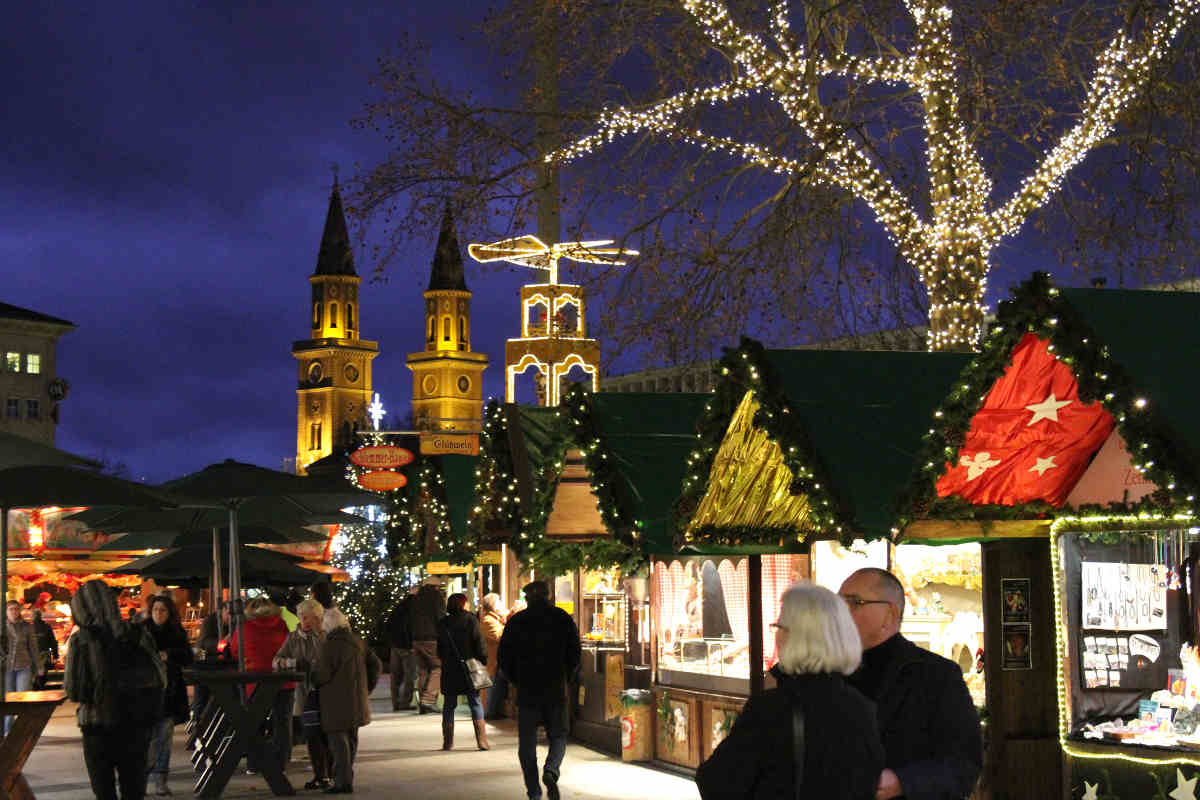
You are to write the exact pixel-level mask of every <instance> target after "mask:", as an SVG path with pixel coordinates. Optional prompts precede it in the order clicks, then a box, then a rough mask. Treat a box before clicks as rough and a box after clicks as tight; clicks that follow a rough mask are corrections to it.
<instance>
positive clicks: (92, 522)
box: [66, 498, 364, 533]
mask: <svg viewBox="0 0 1200 800" xmlns="http://www.w3.org/2000/svg"><path fill="white" fill-rule="evenodd" d="M179 502H180V503H181V504H184V505H188V504H190V503H195V502H200V501H195V500H189V499H187V498H180V499H179ZM208 502H210V503H211V501H208ZM66 519H70V520H77V521H79V522H82V523H83V524H84V525H86V526H87V527H88V529H89V530H93V531H99V532H102V533H137V532H142V531H210V530H212V529H213V528H227V527H228V526H229V512H228V511H227V510H226V508H225V507H224V506H221V507H219V508H171V509H163V510H161V511H157V510H152V509H145V508H121V507H114V506H94V507H92V508H88V509H85V510H83V511H77V512H76V513H74V514H71V515H69V516H68V517H66ZM363 521H364V520H363V518H362V517H359V516H355V515H354V514H347V513H345V512H343V511H329V510H321V511H317V512H314V513H311V514H303V513H301V512H300V511H299V509H297V508H296V507H295V505H293V504H292V503H290V502H287V501H285V500H280V499H279V498H263V499H261V500H248V501H246V503H245V505H243V506H242V507H240V508H239V509H238V522H239V523H240V524H241V526H242V527H243V528H244V527H246V526H247V525H258V526H262V527H267V528H278V527H280V526H283V527H304V526H305V525H352V524H354V523H357V522H363Z"/></svg>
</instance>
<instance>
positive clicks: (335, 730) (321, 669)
mask: <svg viewBox="0 0 1200 800" xmlns="http://www.w3.org/2000/svg"><path fill="white" fill-rule="evenodd" d="M321 629H322V630H323V631H324V632H325V641H324V642H322V643H321V646H320V647H319V648H318V649H317V663H316V664H315V665H314V666H313V670H312V682H313V685H314V686H315V687H316V688H317V694H318V695H319V700H320V705H321V730H323V731H324V732H325V735H326V737H328V740H329V753H330V756H331V757H332V759H333V785H332V786H330V787H329V788H328V789H326V790H325V793H326V794H351V793H353V792H354V758H355V756H356V755H357V753H358V729H359V728H361V727H363V726H364V725H370V724H371V705H370V703H369V701H368V698H369V697H370V696H371V692H372V691H374V689H375V682H376V681H377V680H378V679H379V673H380V671H381V670H382V665H381V664H380V662H379V657H378V656H376V655H375V654H374V653H373V652H371V649H370V648H369V647H367V645H366V643H364V642H363V640H362V639H361V638H359V637H358V635H357V634H355V633H353V632H352V631H351V630H350V623H349V621H347V619H346V615H345V614H343V613H342V612H341V611H340V610H339V609H338V608H337V607H336V606H335V607H333V608H328V609H326V610H325V614H324V616H323V617H322V618H321Z"/></svg>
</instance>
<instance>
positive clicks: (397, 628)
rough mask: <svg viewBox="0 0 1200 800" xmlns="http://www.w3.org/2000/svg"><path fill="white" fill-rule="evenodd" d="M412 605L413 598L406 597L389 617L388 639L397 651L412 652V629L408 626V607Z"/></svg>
mask: <svg viewBox="0 0 1200 800" xmlns="http://www.w3.org/2000/svg"><path fill="white" fill-rule="evenodd" d="M411 604H412V596H411V595H405V596H404V597H403V598H402V599H401V600H400V602H399V603H397V604H396V607H395V608H393V609H392V615H391V616H390V617H388V638H389V640H390V644H391V646H392V647H394V648H396V649H397V650H412V643H413V637H412V628H411V627H410V626H409V624H408V607H409V606H410V605H411Z"/></svg>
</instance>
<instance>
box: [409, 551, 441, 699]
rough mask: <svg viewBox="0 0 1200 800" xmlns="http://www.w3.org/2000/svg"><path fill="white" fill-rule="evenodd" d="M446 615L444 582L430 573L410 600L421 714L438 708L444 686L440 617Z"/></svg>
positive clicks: (414, 658)
mask: <svg viewBox="0 0 1200 800" xmlns="http://www.w3.org/2000/svg"><path fill="white" fill-rule="evenodd" d="M444 616H446V595H445V593H444V592H443V591H442V581H441V579H440V578H438V577H436V576H432V575H431V576H430V577H428V578H426V579H425V580H424V582H422V584H421V588H420V590H419V591H418V592H417V594H416V596H415V597H413V598H412V599H411V600H409V602H408V630H409V633H410V635H411V636H412V654H413V660H414V661H416V663H417V690H418V691H419V692H420V693H421V697H420V699H419V701H418V706H417V710H418V712H419V713H421V714H432V713H434V712H435V711H437V706H436V703H437V696H438V691H439V690H440V689H441V685H442V662H441V659H439V658H438V651H437V643H438V620H440V619H441V618H442V617H444Z"/></svg>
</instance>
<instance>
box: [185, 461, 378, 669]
mask: <svg viewBox="0 0 1200 800" xmlns="http://www.w3.org/2000/svg"><path fill="white" fill-rule="evenodd" d="M163 486H164V487H165V488H167V489H170V490H171V491H172V492H178V493H179V494H181V495H186V496H188V497H194V498H198V499H200V500H205V501H210V502H212V503H215V504H218V505H220V506H222V507H224V508H225V509H226V510H227V511H228V512H229V597H230V599H231V600H232V602H233V607H232V608H231V609H230V615H229V616H230V621H231V622H232V623H233V624H234V625H235V626H237V629H238V630H239V631H240V630H241V626H240V624H239V623H240V622H241V618H242V581H241V573H240V562H239V558H238V555H239V552H240V548H239V546H238V524H239V518H238V517H239V513H240V509H241V507H242V506H245V505H248V504H250V503H252V502H262V501H265V500H266V499H268V498H273V499H275V500H276V501H278V502H279V503H282V504H285V505H288V506H292V507H294V508H295V509H297V510H298V511H299V512H300V513H301V514H302V515H304V514H315V513H319V512H322V511H330V510H334V509H337V508H344V507H346V506H356V505H357V506H365V505H370V504H373V503H377V502H378V500H377V498H376V497H375V496H374V495H372V494H370V493H368V492H359V491H353V490H346V489H345V488H344V486H345V484H344V483H342V484H340V485H339V483H338V482H333V481H330V480H323V479H316V478H306V477H302V476H299V475H291V474H289V473H287V472H279V471H277V470H273V469H265V468H264V467H257V466H254V465H253V464H242V463H240V462H237V461H234V460H233V459H228V460H226V461H223V462H221V463H220V464H212V465H210V466H208V467H205V468H204V469H202V470H200V471H199V472H194V473H192V474H190V475H185V476H184V477H182V478H177V479H176V480H173V481H167V482H166V483H165V484H163ZM244 654H245V648H244V647H238V668H239V669H241V668H243V667H244V666H245V661H244Z"/></svg>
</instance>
